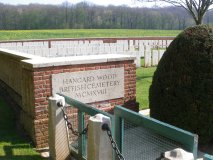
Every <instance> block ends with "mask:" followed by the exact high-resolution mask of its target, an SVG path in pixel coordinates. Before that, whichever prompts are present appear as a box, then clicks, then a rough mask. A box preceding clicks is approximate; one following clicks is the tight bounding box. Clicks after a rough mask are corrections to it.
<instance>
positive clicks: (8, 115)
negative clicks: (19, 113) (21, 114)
mask: <svg viewBox="0 0 213 160" xmlns="http://www.w3.org/2000/svg"><path fill="white" fill-rule="evenodd" d="M0 160H44V159H43V158H41V157H40V154H39V153H37V152H36V151H35V150H34V149H33V148H32V146H31V145H30V144H29V142H27V141H26V140H25V139H23V138H21V136H19V135H18V134H17V132H16V128H15V122H14V115H13V112H12V111H11V108H9V107H8V105H7V104H6V103H5V101H4V100H3V99H2V97H0Z"/></svg>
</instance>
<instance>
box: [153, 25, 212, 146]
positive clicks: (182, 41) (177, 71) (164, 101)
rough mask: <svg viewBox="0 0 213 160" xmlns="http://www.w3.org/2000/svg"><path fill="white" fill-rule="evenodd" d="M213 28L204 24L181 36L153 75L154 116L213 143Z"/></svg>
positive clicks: (169, 49) (201, 140)
mask: <svg viewBox="0 0 213 160" xmlns="http://www.w3.org/2000/svg"><path fill="white" fill-rule="evenodd" d="M212 30H213V29H212V28H210V27H208V26H205V25H201V26H195V27H190V28H187V29H186V30H184V31H183V32H182V33H180V34H179V35H178V36H177V37H176V38H175V39H174V41H173V42H172V43H171V45H170V46H169V47H168V49H167V50H166V52H165V53H164V55H163V57H162V59H161V61H160V62H159V64H158V67H157V70H156V72H155V73H154V76H153V82H152V85H151V87H150V92H149V101H150V110H151V113H150V114H151V117H154V118H156V119H159V120H161V121H164V122H167V123H170V124H172V125H175V126H177V127H180V128H183V129H185V130H188V131H191V132H193V133H197V134H198V135H199V141H200V142H201V143H207V142H210V141H211V140H213V33H212V32H213V31H212Z"/></svg>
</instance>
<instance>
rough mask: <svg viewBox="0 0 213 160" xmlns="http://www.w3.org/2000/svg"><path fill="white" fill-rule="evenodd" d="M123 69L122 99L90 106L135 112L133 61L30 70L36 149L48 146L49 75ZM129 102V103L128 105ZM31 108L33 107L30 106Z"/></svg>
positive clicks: (134, 68)
mask: <svg viewBox="0 0 213 160" xmlns="http://www.w3.org/2000/svg"><path fill="white" fill-rule="evenodd" d="M119 67H124V70H125V75H124V76H125V80H124V85H125V94H124V98H119V99H112V100H107V101H102V102H97V103H93V104H90V105H96V106H101V105H99V104H102V103H109V104H110V105H111V106H114V105H123V104H131V105H129V106H126V107H128V108H131V109H132V110H137V105H135V102H136V100H135V99H136V97H135V96H136V66H135V64H134V61H133V60H131V61H121V62H108V63H102V64H84V65H75V66H73V65H70V66H57V67H45V68H36V69H34V70H32V71H31V72H32V76H33V88H34V96H33V97H34V100H33V101H34V107H35V110H34V112H35V117H34V118H35V119H34V120H33V121H34V127H35V135H34V138H33V139H35V144H36V147H37V148H44V147H47V146H48V130H47V128H48V97H49V96H51V95H52V92H51V90H52V84H51V75H52V74H58V73H64V72H76V71H87V70H97V69H109V68H119ZM129 102H131V103H129ZM31 107H33V106H31ZM104 109H105V110H106V111H112V108H111V107H106V108H104Z"/></svg>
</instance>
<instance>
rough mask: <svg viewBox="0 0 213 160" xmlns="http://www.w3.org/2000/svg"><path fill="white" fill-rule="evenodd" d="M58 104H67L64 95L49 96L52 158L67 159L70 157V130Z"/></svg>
mask: <svg viewBox="0 0 213 160" xmlns="http://www.w3.org/2000/svg"><path fill="white" fill-rule="evenodd" d="M58 104H60V105H63V106H64V105H65V99H64V97H62V96H59V95H54V97H50V98H49V108H48V110H49V127H48V132H49V151H50V159H51V160H66V159H68V158H70V148H69V141H68V131H67V126H66V122H65V121H64V118H63V112H62V110H61V107H58Z"/></svg>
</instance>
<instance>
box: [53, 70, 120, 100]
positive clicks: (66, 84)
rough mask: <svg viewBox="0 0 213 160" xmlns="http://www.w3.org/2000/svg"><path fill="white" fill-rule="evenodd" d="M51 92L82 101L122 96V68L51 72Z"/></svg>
mask: <svg viewBox="0 0 213 160" xmlns="http://www.w3.org/2000/svg"><path fill="white" fill-rule="evenodd" d="M52 92H53V94H55V93H62V94H64V95H66V96H69V97H70V98H73V99H76V100H78V101H81V102H83V103H91V102H97V101H104V100H109V99H116V98H121V97H124V68H123V67H121V68H110V69H99V70H90V71H79V72H71V73H60V74H53V75H52Z"/></svg>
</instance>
